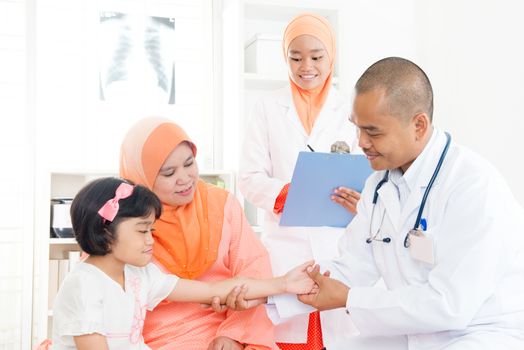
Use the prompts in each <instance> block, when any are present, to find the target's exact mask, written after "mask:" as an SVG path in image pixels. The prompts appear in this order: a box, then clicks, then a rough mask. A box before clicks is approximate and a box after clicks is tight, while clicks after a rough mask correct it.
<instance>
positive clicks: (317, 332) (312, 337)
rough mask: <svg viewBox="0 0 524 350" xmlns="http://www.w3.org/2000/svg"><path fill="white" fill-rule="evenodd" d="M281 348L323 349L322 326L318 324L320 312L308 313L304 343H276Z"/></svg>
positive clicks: (287, 349) (296, 349)
mask: <svg viewBox="0 0 524 350" xmlns="http://www.w3.org/2000/svg"><path fill="white" fill-rule="evenodd" d="M277 345H278V347H279V348H280V349H281V350H321V349H324V342H323V341H322V326H321V324H320V312H318V311H315V312H312V313H311V314H309V324H308V327H307V343H306V344H289V343H277Z"/></svg>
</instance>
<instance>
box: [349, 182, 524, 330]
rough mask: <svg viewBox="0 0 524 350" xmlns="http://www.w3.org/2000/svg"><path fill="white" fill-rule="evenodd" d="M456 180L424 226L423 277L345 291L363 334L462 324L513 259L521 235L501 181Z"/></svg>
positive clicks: (452, 327) (442, 327)
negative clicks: (430, 240) (432, 247)
mask: <svg viewBox="0 0 524 350" xmlns="http://www.w3.org/2000/svg"><path fill="white" fill-rule="evenodd" d="M475 175H477V176H478V174H475ZM462 180H463V181H461V183H458V184H456V186H455V188H454V191H453V192H452V194H451V195H450V196H449V197H448V198H446V209H445V211H444V213H443V216H442V217H443V218H444V219H443V220H442V222H441V223H440V224H438V225H437V227H433V228H430V227H428V230H427V231H426V234H427V235H428V236H433V237H434V239H435V243H436V247H437V250H436V262H437V263H436V265H435V266H434V267H432V268H431V270H430V271H429V275H428V280H427V282H425V283H420V284H414V283H412V284H410V285H406V286H403V287H399V288H396V289H393V290H383V289H381V288H377V287H360V286H353V287H352V288H351V290H350V291H349V294H348V299H347V304H346V307H347V310H348V311H349V312H350V314H351V316H352V320H353V322H354V323H355V324H356V326H357V327H358V329H359V330H360V331H361V332H362V333H363V334H365V333H372V334H374V335H399V334H415V333H434V332H439V331H446V330H460V329H464V328H466V327H467V326H468V324H469V323H470V321H471V320H472V319H473V318H474V317H475V315H476V314H477V313H478V311H479V310H480V308H481V306H482V305H483V304H484V303H485V302H486V300H488V299H489V298H490V296H491V295H493V291H494V290H496V287H497V283H499V282H500V279H501V277H502V276H503V274H504V271H507V270H508V266H511V261H513V260H514V259H515V256H516V249H517V248H516V247H515V244H513V243H512V241H513V242H518V241H521V240H519V238H518V236H517V235H516V233H517V230H515V227H519V226H517V225H516V220H515V217H514V215H512V214H511V211H510V210H511V209H510V210H508V208H503V207H504V205H505V203H507V202H509V201H508V200H507V198H509V197H507V196H502V197H501V192H504V190H503V189H501V187H498V186H497V187H498V188H494V187H493V186H491V185H492V184H490V183H488V182H486V181H479V180H478V179H474V178H471V177H468V178H466V179H462ZM472 184H473V185H472ZM505 211H506V213H504V212H505ZM406 258H409V255H407V256H406ZM420 268H421V269H422V268H425V267H423V266H421V267H420ZM428 268H429V267H428Z"/></svg>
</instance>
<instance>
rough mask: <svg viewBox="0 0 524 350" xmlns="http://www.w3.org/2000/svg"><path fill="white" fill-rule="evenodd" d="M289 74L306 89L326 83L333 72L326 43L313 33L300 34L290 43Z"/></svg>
mask: <svg viewBox="0 0 524 350" xmlns="http://www.w3.org/2000/svg"><path fill="white" fill-rule="evenodd" d="M287 65H288V68H289V76H290V77H291V79H292V80H293V82H295V84H297V85H298V86H300V87H301V88H302V89H304V90H312V89H315V88H317V87H319V86H321V85H323V84H324V82H325V81H326V79H327V78H328V76H329V73H330V72H331V69H330V66H331V64H330V58H329V57H328V53H327V51H326V48H325V47H324V44H322V42H321V41H320V40H318V39H317V38H315V37H314V36H311V35H300V36H298V37H296V38H295V39H293V41H292V42H291V43H290V44H289V48H288V52H287Z"/></svg>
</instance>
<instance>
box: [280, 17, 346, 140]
mask: <svg viewBox="0 0 524 350" xmlns="http://www.w3.org/2000/svg"><path fill="white" fill-rule="evenodd" d="M301 35H310V36H312V37H314V38H316V39H318V40H319V41H320V42H321V43H322V45H323V46H324V49H325V51H326V54H327V56H328V59H329V63H330V65H329V67H330V70H329V74H328V76H327V78H326V80H325V81H324V83H323V84H320V85H319V86H317V87H315V88H313V89H309V90H306V89H303V88H301V87H300V86H299V85H298V84H296V83H295V82H294V81H293V79H292V77H291V74H290V76H289V82H290V84H291V93H292V96H293V103H294V105H295V109H296V110H297V114H298V117H299V118H300V122H301V123H302V126H303V127H304V130H305V131H306V133H307V134H308V135H309V134H311V130H312V129H313V126H314V124H315V121H316V119H317V117H318V115H319V114H320V111H321V109H322V107H323V106H324V103H325V102H326V99H327V96H328V93H329V90H330V88H331V79H332V76H333V67H334V64H335V54H336V47H335V33H334V32H333V28H332V27H331V25H330V24H329V22H328V21H327V20H326V19H325V18H324V17H322V16H319V15H316V14H312V13H305V14H301V15H299V16H297V17H295V18H294V19H293V20H291V22H290V23H289V24H288V26H287V27H286V30H285V31H284V40H283V42H282V46H283V50H284V58H285V59H286V62H287V58H288V55H289V46H290V45H291V43H292V42H293V40H295V39H296V38H297V37H299V36H301Z"/></svg>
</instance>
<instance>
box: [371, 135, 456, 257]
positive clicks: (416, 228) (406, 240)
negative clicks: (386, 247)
mask: <svg viewBox="0 0 524 350" xmlns="http://www.w3.org/2000/svg"><path fill="white" fill-rule="evenodd" d="M450 143H451V135H450V134H449V133H447V132H446V145H445V146H444V150H443V151H442V153H441V155H440V158H439V160H438V163H437V166H436V167H435V170H434V171H433V175H432V176H431V179H430V180H429V183H428V186H427V187H426V190H425V191H424V196H422V201H421V202H420V207H419V209H418V214H417V219H416V220H415V225H414V226H413V229H411V230H410V231H409V232H408V233H407V234H406V237H405V238H404V247H406V248H409V245H410V243H409V236H410V235H412V234H417V235H418V233H419V232H420V231H421V229H420V220H421V218H422V212H423V211H424V206H425V205H426V200H427V198H428V195H429V191H431V188H432V187H433V183H434V182H435V179H436V178H437V175H438V173H439V171H440V167H441V166H442V163H443V162H444V159H445V158H446V154H447V153H448V149H449V144H450ZM388 180H389V170H388V171H386V173H385V174H384V177H383V178H382V179H381V180H380V181H379V183H378V184H377V186H376V187H375V193H374V194H373V209H372V211H371V219H370V221H369V238H367V239H366V243H368V244H369V243H371V242H373V241H379V242H384V243H390V242H391V238H390V237H384V238H382V239H381V238H377V236H378V234H379V233H380V229H381V227H382V223H383V222H384V217H385V216H386V211H385V210H384V213H383V214H382V219H381V220H380V226H379V228H378V230H377V232H376V233H375V234H374V235H373V234H372V233H371V225H372V223H373V216H374V215H375V207H376V204H377V201H378V191H379V190H380V188H381V187H382V186H383V185H384V184H385V183H386V182H388Z"/></svg>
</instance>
